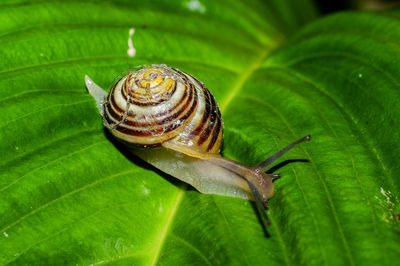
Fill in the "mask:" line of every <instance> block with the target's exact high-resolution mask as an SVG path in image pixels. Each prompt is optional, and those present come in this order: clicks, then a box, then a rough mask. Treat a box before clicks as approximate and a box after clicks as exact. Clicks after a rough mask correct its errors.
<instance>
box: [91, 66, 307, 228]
mask: <svg viewBox="0 0 400 266" xmlns="http://www.w3.org/2000/svg"><path fill="white" fill-rule="evenodd" d="M85 81H86V86H87V89H88V91H89V93H90V94H91V95H92V96H93V97H94V98H95V100H96V103H97V107H98V110H99V112H100V114H101V115H102V117H103V123H104V126H105V127H107V128H108V130H109V131H110V132H111V134H112V135H114V137H116V138H117V139H118V140H119V141H121V142H123V143H124V144H127V147H128V149H129V150H130V151H131V152H132V153H133V154H135V155H136V156H138V157H140V158H141V159H143V160H145V161H147V162H148V163H150V164H152V165H153V166H155V167H156V168H158V169H160V170H161V171H163V172H165V173H167V174H169V175H172V176H174V177H176V178H178V179H180V180H182V181H184V182H186V183H188V184H190V185H192V186H193V187H195V188H196V189H197V190H198V191H200V192H201V193H208V194H216V195H224V196H233V197H238V198H244V199H249V200H254V201H255V202H256V206H257V210H258V212H259V215H260V218H261V221H262V222H263V225H264V226H267V225H269V224H270V220H269V219H268V217H267V215H266V209H267V207H268V199H270V198H271V197H272V196H273V193H274V185H273V183H272V182H273V181H274V180H275V179H277V178H278V177H280V175H279V174H266V173H265V171H266V170H267V168H268V167H269V166H270V165H271V164H272V163H273V162H275V161H276V160H277V159H278V158H280V157H281V156H282V155H283V154H284V153H286V152H287V151H288V150H290V149H291V148H293V147H294V146H295V145H297V144H299V143H301V142H303V141H306V140H310V136H305V137H303V138H301V139H299V140H297V141H295V142H293V143H292V144H290V145H288V146H287V147H286V148H283V149H282V150H280V151H278V152H277V153H275V154H273V155H272V156H270V157H268V158H267V159H265V160H264V161H262V162H260V163H259V164H257V165H255V166H246V165H244V164H241V163H239V162H235V161H232V160H229V159H226V158H223V157H221V155H220V149H221V145H222V142H223V122H222V118H221V113H220V111H219V108H218V106H217V103H216V101H215V99H214V97H213V96H212V94H211V93H210V92H209V90H208V89H207V88H206V87H205V86H204V84H203V83H202V82H200V81H198V80H197V79H196V78H195V77H193V76H191V75H189V74H186V73H184V72H182V71H180V70H178V69H175V68H171V67H169V66H166V65H151V66H139V67H137V70H135V71H131V70H128V71H125V72H123V73H121V74H120V75H119V76H118V77H117V78H116V79H115V81H114V83H113V84H112V86H111V89H110V92H109V93H107V92H106V91H104V90H103V89H101V88H100V87H99V86H97V85H96V84H95V83H94V82H93V81H92V80H91V79H90V78H89V77H88V76H86V77H85ZM143 147H146V148H143Z"/></svg>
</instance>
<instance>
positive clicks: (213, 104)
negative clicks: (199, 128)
mask: <svg viewBox="0 0 400 266" xmlns="http://www.w3.org/2000/svg"><path fill="white" fill-rule="evenodd" d="M210 95H211V94H210ZM211 97H212V95H211ZM216 108H218V107H217V104H216V102H215V100H214V98H213V97H212V98H211V110H212V111H211V117H210V120H209V123H208V126H207V127H206V128H205V129H204V130H203V132H202V133H201V134H200V137H199V140H198V141H197V144H199V145H201V144H203V143H204V142H205V141H206V140H207V139H208V137H209V136H210V134H211V130H212V129H213V127H214V123H215V122H216V121H215V120H216V118H217V111H216Z"/></svg>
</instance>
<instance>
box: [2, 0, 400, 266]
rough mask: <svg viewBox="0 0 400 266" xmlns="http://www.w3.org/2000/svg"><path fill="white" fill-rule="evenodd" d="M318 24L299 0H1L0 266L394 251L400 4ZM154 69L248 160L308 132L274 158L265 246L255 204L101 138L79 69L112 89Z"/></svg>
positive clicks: (233, 153)
mask: <svg viewBox="0 0 400 266" xmlns="http://www.w3.org/2000/svg"><path fill="white" fill-rule="evenodd" d="M190 3H200V4H197V5H196V4H195V5H194V7H193V4H190ZM315 17H316V13H315V11H314V8H313V6H312V5H311V4H310V3H309V2H308V1H305V0H304V1H278V0H276V1H268V3H264V2H263V1H256V0H254V1H243V2H239V1H206V0H199V1H194V0H191V1H152V2H151V3H147V2H146V3H142V2H141V1H128V0H126V1H122V0H120V1H112V2H107V3H101V2H100V1H93V0H92V1H59V2H55V1H32V2H30V1H18V0H7V1H3V2H2V3H1V4H0V21H1V23H0V47H1V49H0V55H1V56H0V58H1V61H0V103H1V104H0V113H1V114H2V118H3V119H2V120H1V121H0V128H1V129H0V140H1V141H0V151H1V152H0V250H1V252H0V265H6V264H11V265H44V264H45V265H46V264H48V265H64V264H71V265H76V264H77V265H88V264H93V265H95V264H102V263H104V264H105V263H109V264H118V265H120V264H126V265H155V264H160V265H168V264H173V265H186V264H194V265H204V264H207V265H219V264H221V265H278V264H288V265H296V264H307V265H310V264H314V265H321V264H329V265H343V264H346V265H358V264H371V265H389V264H390V265H391V264H392V263H393V262H395V261H399V260H400V244H399V243H400V221H399V219H400V218H399V214H400V207H399V197H400V180H399V179H398V178H397V176H398V175H399V174H400V168H399V167H400V166H398V160H397V157H398V156H397V152H398V151H399V149H400V136H399V134H400V133H399V131H398V130H397V128H399V127H398V126H399V125H398V124H399V123H398V122H396V121H397V119H396V118H397V117H399V115H400V108H399V107H398V102H399V99H400V97H399V96H400V95H399V87H400V86H399V84H400V80H399V78H398V77H399V69H400V61H399V60H398V58H399V52H400V45H399V43H400V21H399V18H400V11H399V10H392V11H390V12H387V13H357V12H353V13H341V14H336V15H332V16H329V17H326V18H322V19H319V20H317V21H314V22H313V23H311V24H308V25H306V26H304V25H305V24H307V23H308V22H310V21H312V20H314V19H315ZM132 29H134V32H132ZM132 33H133V35H132ZM131 44H132V46H133V48H134V49H135V51H136V53H135V55H134V56H133V57H132V56H131V55H132V47H131ZM130 54H131V55H130ZM152 63H166V64H168V65H171V66H174V67H178V68H180V69H182V70H183V71H185V72H187V73H190V74H193V75H194V76H196V77H197V78H199V79H200V80H202V81H203V82H204V83H205V84H206V85H207V87H208V88H209V89H210V90H211V91H212V93H213V94H214V96H215V97H216V99H217V100H218V102H219V103H220V108H221V111H222V113H223V117H224V124H225V142H224V150H223V154H224V156H225V157H228V158H231V159H235V160H237V161H240V162H242V163H246V164H249V165H253V164H256V163H257V162H259V161H261V160H262V159H263V158H265V157H267V156H268V155H270V154H272V153H273V152H275V151H276V150H278V149H280V148H282V147H284V146H285V145H286V144H288V143H290V142H292V141H294V140H295V139H298V138H299V137H302V136H304V135H306V134H311V135H312V137H313V139H312V141H311V142H309V143H305V144H302V145H301V146H299V147H297V148H295V149H294V150H293V151H291V152H290V153H288V154H287V155H285V157H284V158H282V159H281V160H280V162H281V163H283V162H285V160H297V161H292V162H289V163H283V164H281V165H278V166H277V167H274V169H275V170H276V172H279V173H282V175H283V178H281V179H280V180H278V181H276V182H275V186H276V190H275V196H274V197H273V198H272V199H271V201H270V210H269V211H268V215H269V216H270V217H271V220H272V226H270V227H269V228H268V231H269V233H270V234H271V237H270V238H265V237H264V233H263V229H262V226H261V224H260V223H259V221H258V218H257V216H256V212H255V209H254V206H253V205H252V203H250V202H248V201H245V200H242V199H236V198H230V197H221V196H214V195H203V194H200V193H198V192H197V191H196V190H194V189H192V188H190V187H188V186H186V185H185V184H182V183H181V182H179V181H177V180H175V179H174V178H173V177H170V176H167V175H165V174H163V173H161V172H159V171H157V170H156V169H154V168H152V167H150V166H149V165H147V164H145V163H144V162H140V161H138V160H137V159H135V158H132V157H131V156H129V155H128V154H126V152H124V150H123V148H122V147H120V146H119V145H118V144H116V143H115V142H113V141H112V140H111V139H110V138H109V137H108V136H107V135H106V134H105V131H104V129H103V126H102V122H101V118H100V116H99V115H98V113H97V109H96V105H95V102H94V100H93V99H92V98H91V96H90V95H89V94H88V93H87V92H86V89H85V86H84V75H85V74H88V75H89V76H90V77H91V78H93V80H94V81H96V82H97V83H98V84H99V85H101V86H102V87H107V86H108V85H109V84H110V83H111V82H112V80H113V79H114V77H115V76H117V75H118V73H120V72H121V71H123V70H125V69H127V68H128V67H129V64H131V65H132V66H133V65H141V64H152ZM304 160H308V162H304ZM286 162H287V161H286Z"/></svg>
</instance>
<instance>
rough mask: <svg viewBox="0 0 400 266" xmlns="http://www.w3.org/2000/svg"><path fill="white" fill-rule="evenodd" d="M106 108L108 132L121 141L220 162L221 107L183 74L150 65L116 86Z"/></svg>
mask: <svg viewBox="0 0 400 266" xmlns="http://www.w3.org/2000/svg"><path fill="white" fill-rule="evenodd" d="M125 73H126V72H125ZM103 107H104V116H103V117H104V124H105V126H106V127H107V128H108V129H109V130H110V131H111V133H112V134H113V135H114V136H116V137H117V138H118V139H120V140H123V141H125V142H128V143H131V144H134V145H139V146H144V147H147V146H157V145H162V146H164V147H167V148H170V149H173V150H176V151H179V152H182V153H184V154H187V155H190V156H194V157H197V158H210V157H217V156H220V155H219V152H220V148H221V144H222V141H223V123H222V118H221V113H220V111H219V108H218V106H217V103H216V101H215V99H214V97H213V96H212V94H211V93H210V92H209V90H208V89H207V88H206V87H205V86H204V85H203V83H201V82H200V81H198V80H197V79H196V78H194V77H193V76H191V75H189V74H186V73H184V72H182V71H180V70H178V69H174V68H171V67H168V66H166V65H151V66H143V67H140V68H139V69H138V70H136V71H128V72H127V74H126V75H125V76H123V77H122V78H120V79H119V80H118V81H116V82H115V83H114V84H113V86H112V88H111V90H110V93H109V94H108V96H107V99H106V100H105V102H104V106H103Z"/></svg>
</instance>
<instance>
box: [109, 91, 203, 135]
mask: <svg viewBox="0 0 400 266" xmlns="http://www.w3.org/2000/svg"><path fill="white" fill-rule="evenodd" d="M193 92H194V91H193V90H190V93H189V96H188V97H186V96H187V93H186V90H185V92H184V94H183V97H182V98H181V100H180V101H179V103H178V104H177V105H175V106H174V107H173V108H171V109H170V110H169V111H166V112H163V114H170V116H168V117H166V118H163V119H162V120H160V119H155V118H156V117H158V118H159V117H161V116H160V115H159V114H156V115H155V116H151V117H149V118H148V119H150V120H151V121H150V122H134V121H132V120H128V119H127V120H125V121H124V124H126V125H128V126H133V127H146V126H151V125H163V124H166V123H168V122H170V121H171V120H173V119H176V118H177V117H178V116H179V115H181V114H182V113H183V112H184V111H185V110H186V109H187V108H188V107H189V105H190V104H192V102H193V101H192V100H193V94H194V93H193ZM196 99H197V95H196ZM183 102H184V104H183V106H182V107H181V108H180V109H179V110H178V111H176V112H175V113H172V111H173V110H174V109H176V108H177V107H178V106H180V105H181V104H182V103H183ZM111 104H112V105H113V106H117V105H116V103H115V101H113V100H112V101H111ZM196 104H197V100H196ZM105 110H106V111H107V112H106V114H107V115H110V116H111V117H112V118H114V119H115V120H117V121H120V120H121V118H122V115H123V113H124V112H125V111H122V110H121V111H120V114H118V113H116V112H115V111H114V110H113V108H112V107H111V106H110V107H108V106H107V107H106V108H105ZM133 117H135V115H134V114H129V118H133ZM153 119H154V120H153ZM114 123H115V122H114Z"/></svg>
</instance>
